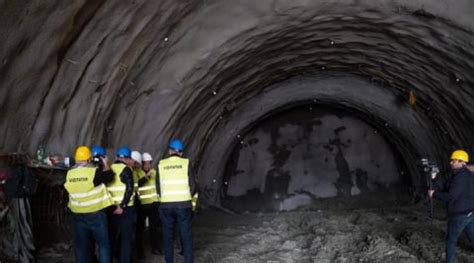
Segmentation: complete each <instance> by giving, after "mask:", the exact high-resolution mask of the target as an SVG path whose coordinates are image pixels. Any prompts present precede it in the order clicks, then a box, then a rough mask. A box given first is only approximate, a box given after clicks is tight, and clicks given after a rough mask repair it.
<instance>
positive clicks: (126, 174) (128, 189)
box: [115, 160, 134, 209]
mask: <svg viewBox="0 0 474 263" xmlns="http://www.w3.org/2000/svg"><path fill="white" fill-rule="evenodd" d="M115 163H123V164H125V165H126V163H124V162H122V161H118V160H117V161H115ZM120 181H121V182H122V183H123V184H125V195H124V196H123V199H122V202H121V203H120V207H121V208H123V209H125V208H126V207H127V204H128V201H130V198H131V197H132V194H133V190H134V189H133V171H132V169H130V167H128V166H125V169H123V171H122V173H120Z"/></svg>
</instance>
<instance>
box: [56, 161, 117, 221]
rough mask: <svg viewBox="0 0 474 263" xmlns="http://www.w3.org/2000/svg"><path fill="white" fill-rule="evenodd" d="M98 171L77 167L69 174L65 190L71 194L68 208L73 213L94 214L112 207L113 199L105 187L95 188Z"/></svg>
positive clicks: (101, 185)
mask: <svg viewBox="0 0 474 263" xmlns="http://www.w3.org/2000/svg"><path fill="white" fill-rule="evenodd" d="M96 169H97V168H95V167H75V168H72V169H70V170H69V171H68V172H67V175H66V182H65V183H64V188H66V190H67V192H68V193H69V202H68V205H67V206H68V207H69V209H71V211H72V212H73V213H77V214H82V213H93V212H97V211H100V210H102V209H104V208H106V207H108V206H111V205H112V203H113V201H112V198H111V196H110V195H109V193H108V192H107V189H106V188H105V185H104V184H100V185H98V186H94V177H95V172H96Z"/></svg>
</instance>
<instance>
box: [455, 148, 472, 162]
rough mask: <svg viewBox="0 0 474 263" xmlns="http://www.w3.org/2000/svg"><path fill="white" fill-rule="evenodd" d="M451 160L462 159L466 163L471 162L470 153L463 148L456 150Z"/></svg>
mask: <svg viewBox="0 0 474 263" xmlns="http://www.w3.org/2000/svg"><path fill="white" fill-rule="evenodd" d="M450 159H451V160H461V161H464V162H465V163H467V162H469V155H468V154H467V152H466V151H463V150H456V151H454V152H453V153H452V154H451V158H450Z"/></svg>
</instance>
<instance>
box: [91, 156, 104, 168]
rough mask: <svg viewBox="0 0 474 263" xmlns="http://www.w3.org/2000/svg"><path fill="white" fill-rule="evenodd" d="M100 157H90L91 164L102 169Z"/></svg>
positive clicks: (102, 164)
mask: <svg viewBox="0 0 474 263" xmlns="http://www.w3.org/2000/svg"><path fill="white" fill-rule="evenodd" d="M100 157H102V156H100V155H95V156H93V157H92V163H93V164H94V165H97V166H98V167H99V168H101V169H102V167H103V166H104V163H103V162H102V159H101V158H100Z"/></svg>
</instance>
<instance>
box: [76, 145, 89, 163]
mask: <svg viewBox="0 0 474 263" xmlns="http://www.w3.org/2000/svg"><path fill="white" fill-rule="evenodd" d="M91 157H92V152H91V149H89V147H87V146H79V147H77V149H76V154H75V155H74V159H76V161H87V160H89V159H90V158H91Z"/></svg>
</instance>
